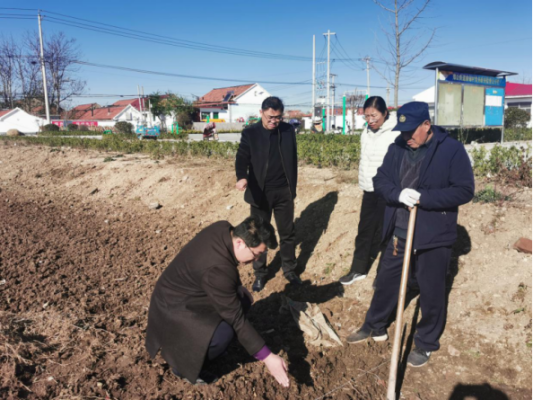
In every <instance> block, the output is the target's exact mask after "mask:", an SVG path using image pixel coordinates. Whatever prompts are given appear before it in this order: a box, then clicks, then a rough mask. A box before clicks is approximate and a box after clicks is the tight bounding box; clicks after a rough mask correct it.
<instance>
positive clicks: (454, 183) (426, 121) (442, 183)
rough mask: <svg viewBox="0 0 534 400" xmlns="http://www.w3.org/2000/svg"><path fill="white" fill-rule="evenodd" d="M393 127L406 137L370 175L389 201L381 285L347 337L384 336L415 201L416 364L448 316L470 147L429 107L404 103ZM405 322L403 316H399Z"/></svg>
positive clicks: (435, 344)
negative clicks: (437, 122) (452, 261)
mask: <svg viewBox="0 0 534 400" xmlns="http://www.w3.org/2000/svg"><path fill="white" fill-rule="evenodd" d="M393 130H396V131H401V135H399V137H398V138H397V139H396V140H395V142H394V143H393V144H391V145H390V146H389V149H388V152H387V154H386V156H385V157H384V162H383V164H382V166H381V167H380V168H379V169H378V172H377V174H376V176H375V177H374V178H373V185H374V188H375V192H376V193H377V194H378V195H379V196H381V197H383V198H384V200H385V201H386V211H385V214H384V228H383V234H382V235H383V239H385V240H387V243H388V245H387V249H386V250H385V252H384V253H382V258H381V260H380V266H379V270H380V272H379V273H378V275H377V282H376V291H375V293H374V296H373V300H372V301H371V306H370V307H369V310H368V311H367V315H366V317H365V323H364V324H363V326H362V327H361V328H360V329H359V330H358V331H356V332H354V333H352V334H351V335H349V337H348V338H347V341H348V342H349V343H358V342H362V341H364V340H366V339H367V338H369V337H372V338H373V340H375V341H383V340H386V339H387V337H388V336H387V332H386V327H387V323H388V319H389V316H390V315H391V314H392V313H393V312H394V310H395V306H396V304H397V297H398V293H399V287H400V278H401V273H402V264H403V259H404V248H405V245H406V237H407V235H406V234H407V228H408V220H409V214H410V211H409V208H410V207H414V206H415V205H416V204H417V205H418V210H417V218H416V222H415V231H414V237H413V253H412V256H411V265H410V276H409V282H408V285H409V286H410V287H412V288H419V291H420V297H419V299H420V305H421V319H420V321H419V322H418V323H417V332H416V334H415V337H414V342H415V348H414V349H413V350H412V351H411V352H410V354H409V355H408V364H409V365H411V366H413V367H421V366H423V365H425V364H426V363H427V362H428V360H429V358H430V355H431V353H432V352H433V351H436V350H438V349H439V338H440V337H441V334H442V333H443V329H444V327H445V318H446V310H447V307H446V306H447V305H446V297H447V294H446V276H447V270H448V266H449V261H450V258H451V251H452V245H453V244H454V242H455V241H456V238H457V230H456V226H457V221H458V207H459V206H460V205H462V204H465V203H467V202H469V201H471V199H472V198H473V195H474V190H475V182H474V178H473V170H472V168H471V163H470V161H469V157H468V155H467V152H466V151H465V147H464V145H463V144H462V143H460V142H458V141H457V140H455V139H453V138H451V137H450V136H449V135H448V133H447V131H445V130H444V129H443V128H441V127H439V126H435V125H431V124H430V115H429V112H428V105H427V104H426V103H422V102H411V103H407V104H405V105H404V106H402V107H401V108H399V110H398V111H397V125H396V126H395V128H393ZM397 323H401V321H397Z"/></svg>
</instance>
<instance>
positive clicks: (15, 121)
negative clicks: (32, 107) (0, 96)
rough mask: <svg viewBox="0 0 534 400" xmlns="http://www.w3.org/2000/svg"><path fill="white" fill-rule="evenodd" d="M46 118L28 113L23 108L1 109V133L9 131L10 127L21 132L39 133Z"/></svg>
mask: <svg viewBox="0 0 534 400" xmlns="http://www.w3.org/2000/svg"><path fill="white" fill-rule="evenodd" d="M45 124H46V120H44V119H43V118H39V117H36V116H35V115H31V114H28V113H27V112H26V111H24V110H22V109H21V108H18V107H17V108H13V109H11V110H3V111H0V134H5V133H7V131H8V130H10V129H16V130H18V131H19V132H21V133H26V134H28V133H37V132H39V129H40V128H41V126H43V125H45Z"/></svg>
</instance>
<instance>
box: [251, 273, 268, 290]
mask: <svg viewBox="0 0 534 400" xmlns="http://www.w3.org/2000/svg"><path fill="white" fill-rule="evenodd" d="M266 283H267V278H265V277H259V278H258V277H256V280H255V281H254V284H253V285H252V291H253V292H261V291H262V290H263V288H264V287H265V284H266Z"/></svg>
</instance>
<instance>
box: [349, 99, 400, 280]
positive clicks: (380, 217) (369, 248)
mask: <svg viewBox="0 0 534 400" xmlns="http://www.w3.org/2000/svg"><path fill="white" fill-rule="evenodd" d="M363 112H364V115H365V120H366V121H367V126H366V127H365V128H364V130H363V132H362V134H361V143H360V144H361V156H360V170H359V186H360V188H361V189H362V190H363V199H362V205H361V208H360V223H359V224H358V235H357V236H356V243H355V250H354V256H353V260H352V266H351V269H350V272H349V273H348V274H347V275H345V276H343V277H341V278H340V279H339V282H340V283H341V284H343V285H350V284H352V283H354V282H356V281H359V280H362V279H365V278H366V277H367V274H368V273H369V269H370V268H371V266H372V265H373V262H374V260H375V259H376V257H377V256H378V253H379V251H380V243H381V239H382V224H383V221H384V211H385V209H386V202H385V200H384V199H383V198H381V197H380V196H378V195H377V194H375V192H374V188H373V177H374V176H375V175H376V172H377V170H378V168H379V167H380V166H381V165H382V162H383V161H384V156H385V155H386V153H387V150H388V147H389V145H390V144H391V143H393V141H394V140H395V138H396V137H397V136H398V135H399V134H400V132H398V131H394V130H393V128H394V127H395V125H396V123H397V121H395V118H390V114H389V111H388V109H387V106H386V102H385V101H384V99H383V98H382V97H379V96H373V97H369V98H368V99H367V100H366V101H365V103H364V105H363Z"/></svg>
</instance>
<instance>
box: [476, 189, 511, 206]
mask: <svg viewBox="0 0 534 400" xmlns="http://www.w3.org/2000/svg"><path fill="white" fill-rule="evenodd" d="M506 200H510V198H509V197H508V196H505V195H504V194H502V193H500V192H498V191H497V190H496V189H495V188H493V187H491V185H487V186H486V187H485V188H484V189H482V190H480V191H478V192H477V193H475V196H474V197H473V203H494V202H496V201H506Z"/></svg>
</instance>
